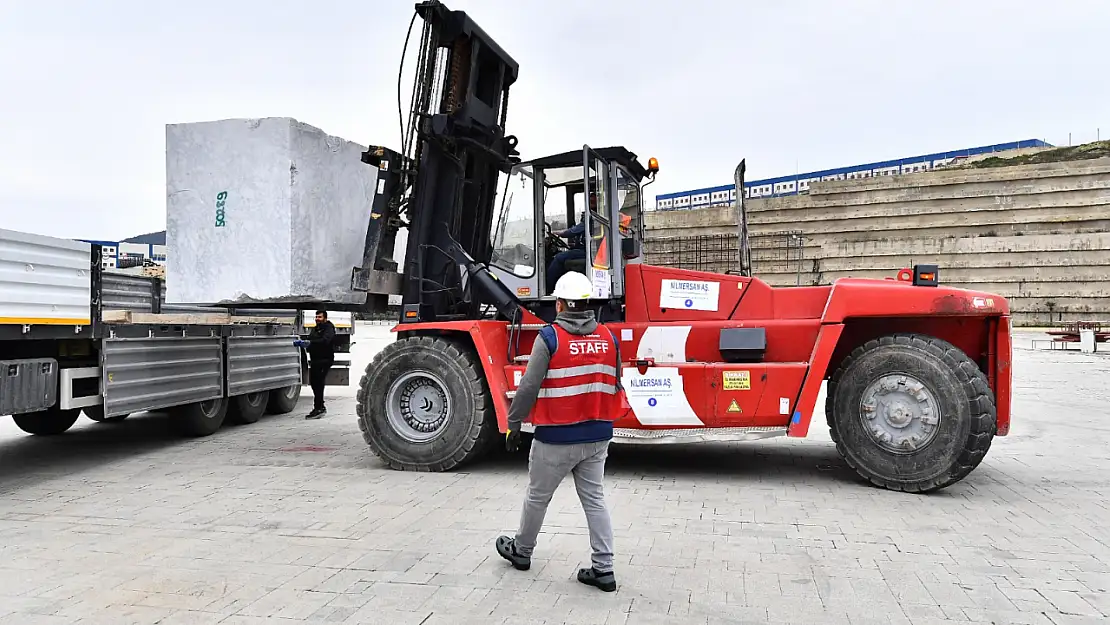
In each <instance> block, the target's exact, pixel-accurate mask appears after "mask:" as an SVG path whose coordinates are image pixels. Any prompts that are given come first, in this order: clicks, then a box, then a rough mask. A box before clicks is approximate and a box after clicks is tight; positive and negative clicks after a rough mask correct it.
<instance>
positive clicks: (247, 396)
mask: <svg viewBox="0 0 1110 625" xmlns="http://www.w3.org/2000/svg"><path fill="white" fill-rule="evenodd" d="M269 403H270V392H269V391H262V392H259V393H244V394H243V395H236V396H235V397H232V398H231V402H230V403H229V405H228V407H227V418H228V420H229V421H231V422H232V423H235V424H238V425H246V424H248V423H254V422H256V421H258V420H259V419H261V418H262V415H264V414H266V406H267V405H268V404H269Z"/></svg>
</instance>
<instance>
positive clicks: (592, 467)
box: [496, 272, 629, 592]
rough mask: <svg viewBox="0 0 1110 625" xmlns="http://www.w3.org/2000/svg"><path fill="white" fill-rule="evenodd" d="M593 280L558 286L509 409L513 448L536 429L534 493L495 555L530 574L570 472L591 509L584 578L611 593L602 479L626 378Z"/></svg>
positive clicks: (572, 277)
mask: <svg viewBox="0 0 1110 625" xmlns="http://www.w3.org/2000/svg"><path fill="white" fill-rule="evenodd" d="M592 287H593V285H592V283H591V282H590V279H589V278H587V277H586V276H585V275H583V274H581V273H578V272H569V273H567V274H565V275H563V277H562V278H560V279H559V282H558V283H557V284H556V285H555V298H556V299H555V307H556V311H557V315H556V317H555V323H553V324H551V325H548V326H544V328H543V329H541V330H540V333H539V336H538V337H536V340H535V343H534V344H533V345H532V354H531V356H530V357H529V359H528V367H527V369H526V370H525V372H524V375H523V377H521V379H520V384H518V385H517V391H516V396H515V397H514V398H513V403H512V406H510V408H509V424H508V430H507V432H506V433H505V446H506V448H507V449H508V450H509V451H515V450H516V448H517V447H518V446H519V444H520V430H521V425H522V423H523V421H524V420H525V419H526V418H528V417H530V420H531V423H532V424H533V425H534V426H535V434H534V438H533V440H532V448H531V450H530V451H529V454H528V491H527V494H526V495H525V498H524V507H523V510H522V512H521V517H520V528H519V529H518V530H517V533H516V536H515V537H509V536H500V537H498V538H497V541H496V548H497V553H498V554H500V555H501V557H503V558H505V559H506V560H508V561H509V562H511V563H512V565H513V566H514V567H515V568H517V569H519V570H521V571H527V570H528V568H529V567H530V566H531V565H532V552H533V550H534V549H535V547H536V539H537V537H538V535H539V532H540V528H541V527H542V526H543V518H544V515H545V514H546V512H547V506H548V504H549V503H550V502H551V497H552V495H554V494H555V489H556V488H558V487H559V484H560V483H561V482H562V481H563V478H564V477H566V475H567V474H568V473H571V474H573V475H574V486H575V488H576V489H577V490H578V498H579V500H580V501H581V502H582V510H583V511H584V512H585V513H586V525H587V526H588V527H589V531H590V547H591V549H592V550H593V556H592V566H591V567H590V568H584V569H580V570H579V571H578V581H580V582H582V583H583V584H587V585H589V586H595V587H597V588H600V589H601V590H604V591H606V592H612V591H614V590H616V589H617V580H616V576H615V575H614V573H613V525H612V522H611V521H610V518H609V510H608V508H607V507H606V505H605V494H604V490H603V488H602V480H603V478H604V477H605V459H606V458H607V457H608V453H609V441H610V440H611V439H612V438H613V421H614V420H616V419H617V418H619V417H621V416H623V415H624V414H626V413H627V412H628V410H629V407H628V402H627V399H626V398H625V394H624V389H623V388H622V386H621V383H620V369H621V364H620V363H621V356H620V344H619V343H618V342H617V340H616V338H615V337H614V336H613V334H612V332H610V331H609V329H608V328H606V327H605V326H603V325H601V324H599V323H598V322H597V320H596V319H595V318H594V312H593V311H592V310H589V309H588V308H586V300H587V299H589V297H590V292H591V290H592Z"/></svg>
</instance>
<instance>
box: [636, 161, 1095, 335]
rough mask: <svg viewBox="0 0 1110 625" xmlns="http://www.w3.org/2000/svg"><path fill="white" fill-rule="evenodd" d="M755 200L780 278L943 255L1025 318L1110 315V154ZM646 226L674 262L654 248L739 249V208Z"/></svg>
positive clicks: (888, 272) (768, 256) (754, 221)
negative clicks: (712, 245)
mask: <svg viewBox="0 0 1110 625" xmlns="http://www.w3.org/2000/svg"><path fill="white" fill-rule="evenodd" d="M747 208H748V215H749V228H750V231H751V232H752V233H753V235H756V236H754V237H753V266H754V268H755V271H756V273H757V274H758V275H759V276H760V277H761V278H763V279H765V280H767V281H768V282H771V283H772V284H775V285H782V286H787V285H794V284H796V283H797V282H798V275H799V273H800V274H801V275H802V276H803V279H802V280H801V282H802V283H803V284H827V283H829V282H831V281H832V280H835V279H836V278H839V277H843V276H849V275H850V276H858V277H886V276H892V275H894V272H895V271H896V270H897V269H899V268H902V267H907V266H910V265H912V264H914V263H932V262H935V263H937V264H938V265H940V267H941V270H940V277H941V281H942V282H943V283H946V284H951V285H955V286H960V287H964V288H974V289H981V290H986V291H991V292H994V293H997V294H999V295H1002V296H1004V297H1007V298H1009V299H1010V303H1011V307H1012V308H1013V310H1014V311H1015V313H1016V317H1017V321H1018V322H1020V323H1024V324H1046V323H1049V322H1050V321H1051V322H1052V323H1055V322H1058V321H1069V320H1088V319H1093V320H1101V321H1110V234H1108V232H1110V159H1108V158H1102V159H1094V160H1087V161H1072V162H1065V163H1050V164H1041V165H1023V166H1018V167H1005V168H992V169H967V170H951V171H943V170H942V171H936V172H923V173H916V174H909V175H903V176H895V177H888V178H869V179H863V180H850V181H838V182H824V183H817V184H814V185H813V187H812V189H811V191H810V193H809V194H808V195H799V196H791V197H783V198H771V199H767V200H750V201H748V202H747ZM647 228H648V245H647V250H648V255H649V262H655V263H658V264H666V262H665V261H667V259H668V257H669V256H670V255H668V254H659V253H657V252H656V251H655V250H659V249H664V248H666V247H667V246H668V245H669V246H670V247H674V246H675V244H674V241H675V240H674V239H670V238H671V237H690V236H691V235H718V237H720V236H725V237H729V236H731V237H732V245H733V247H735V232H736V211H735V208H732V207H730V208H713V209H706V210H698V211H673V212H654V213H649V216H648V219H647ZM787 231H796V232H800V233H801V235H802V237H803V239H804V245H803V246H802V247H801V250H800V252H794V251H793V250H788V251H785V252H784V249H782V246H783V243H782V241H784V240H785V239H784V237H782V236H779V235H772V234H770V233H781V232H787ZM760 234H763V235H764V236H763V237H762V241H763V245H762V247H761V246H760V237H759V236H758V235H760ZM664 240H669V241H670V242H665V241H664ZM687 245H689V243H687ZM761 256H762V257H763V258H762V261H761V258H760V257H761ZM729 260H730V262H731V263H732V264H733V265H734V263H735V256H733V257H732V258H731V259H729ZM727 268H730V267H721V268H719V269H714V270H717V271H723V270H724V269H727Z"/></svg>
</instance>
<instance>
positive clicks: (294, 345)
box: [293, 339, 308, 347]
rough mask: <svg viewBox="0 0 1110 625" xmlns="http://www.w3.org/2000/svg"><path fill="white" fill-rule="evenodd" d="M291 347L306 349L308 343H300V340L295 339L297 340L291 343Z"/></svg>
mask: <svg viewBox="0 0 1110 625" xmlns="http://www.w3.org/2000/svg"><path fill="white" fill-rule="evenodd" d="M293 347H308V341H302V340H301V339H297V340H295V341H293Z"/></svg>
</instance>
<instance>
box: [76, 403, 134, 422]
mask: <svg viewBox="0 0 1110 625" xmlns="http://www.w3.org/2000/svg"><path fill="white" fill-rule="evenodd" d="M81 410H83V411H84V413H85V416H86V417H88V418H89V419H91V420H92V421H96V422H97V423H119V422H120V421H123V420H124V419H126V418H127V417H130V416H131V415H130V414H121V415H116V416H114V417H105V416H104V406H103V405H99V406H85V407H84V408H82V409H81Z"/></svg>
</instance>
